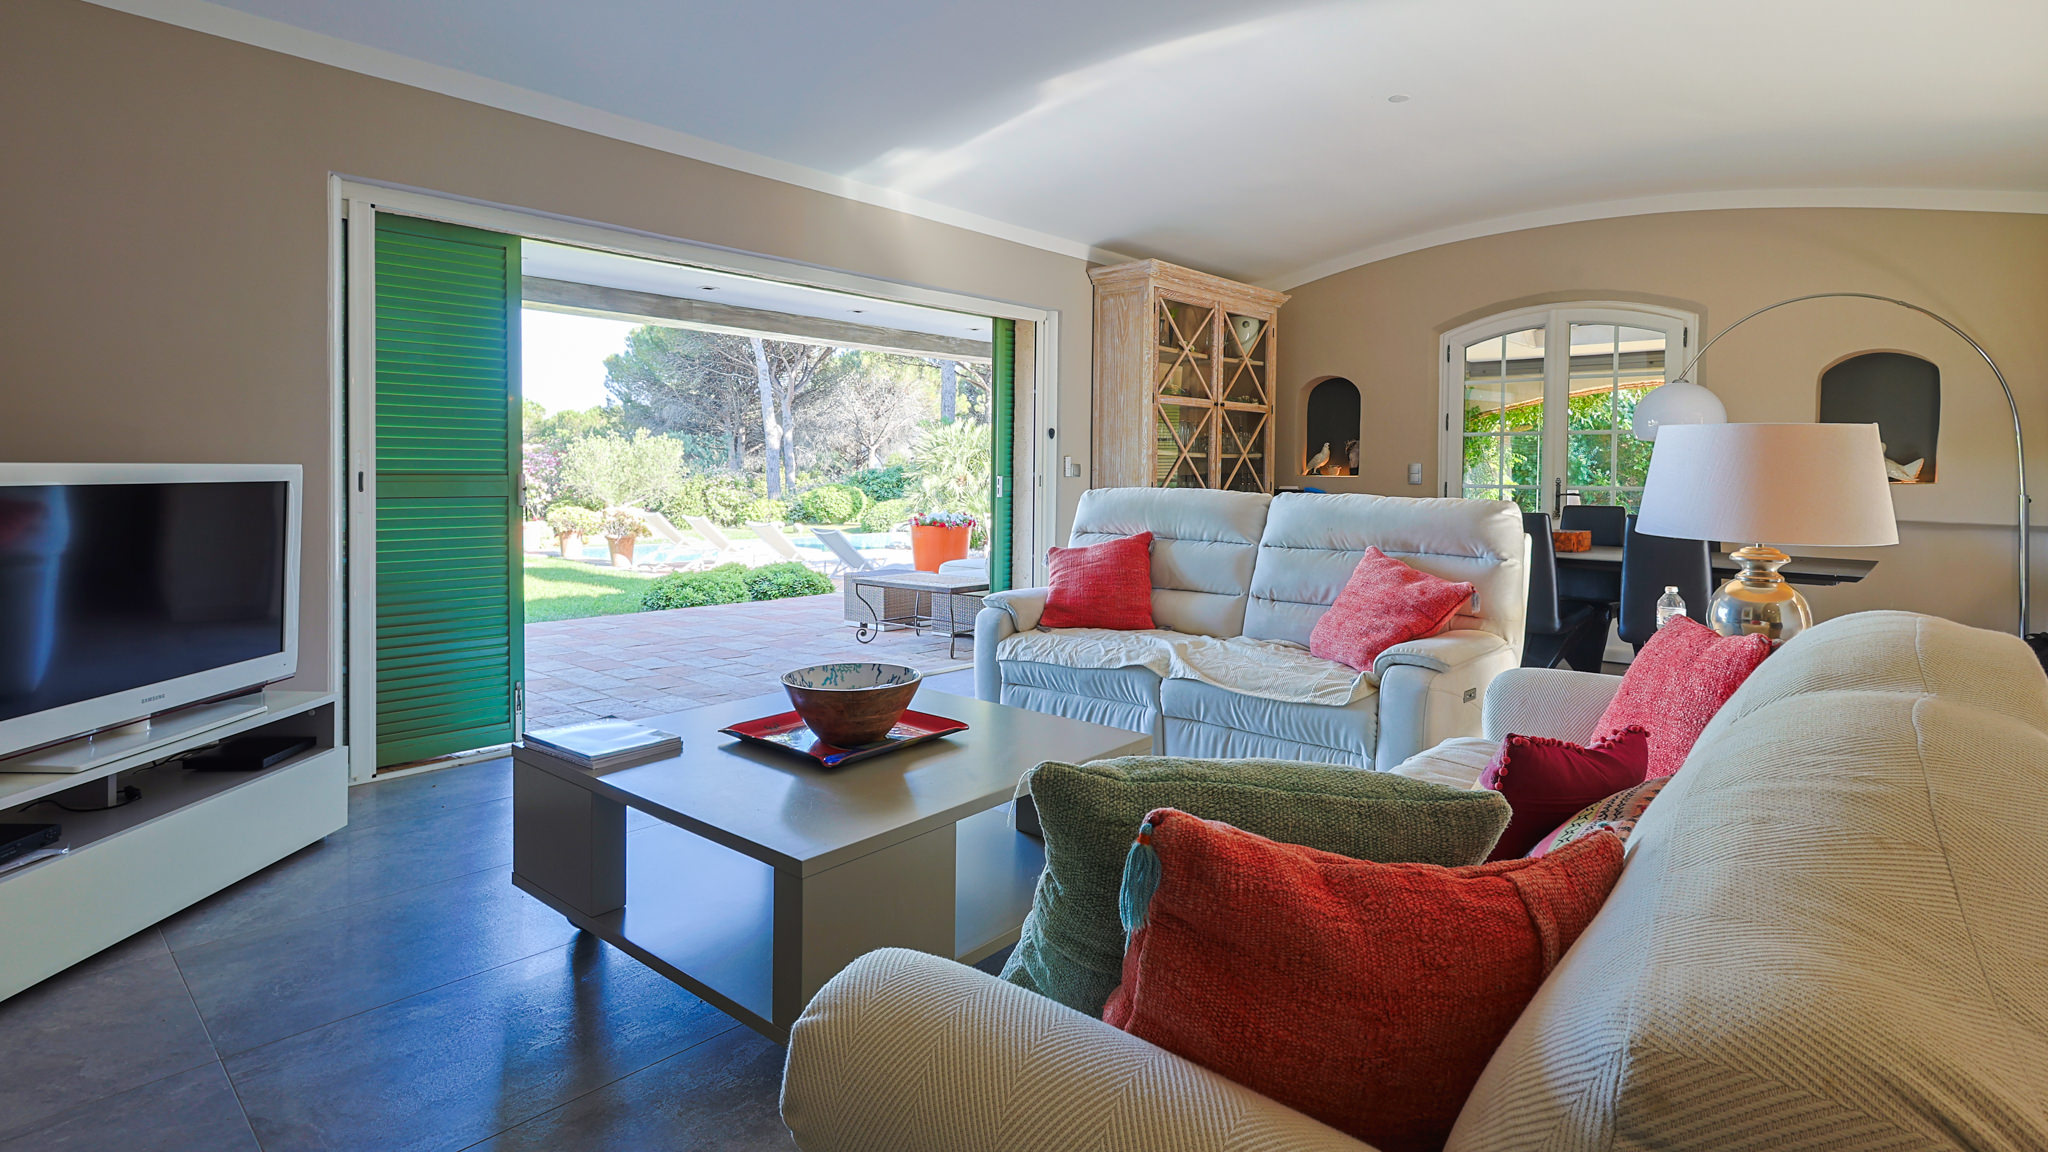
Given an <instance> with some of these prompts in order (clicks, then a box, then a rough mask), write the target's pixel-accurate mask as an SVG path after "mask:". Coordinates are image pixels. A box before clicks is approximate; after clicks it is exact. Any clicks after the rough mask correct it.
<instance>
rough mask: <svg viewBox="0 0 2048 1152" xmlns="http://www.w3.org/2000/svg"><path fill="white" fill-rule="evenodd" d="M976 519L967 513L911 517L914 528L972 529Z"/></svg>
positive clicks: (928, 513) (914, 515) (923, 514)
mask: <svg viewBox="0 0 2048 1152" xmlns="http://www.w3.org/2000/svg"><path fill="white" fill-rule="evenodd" d="M974 524H975V520H974V517H973V516H971V515H969V514H968V513H965V512H917V513H913V514H912V515H911V517H910V526H911V527H913V528H972V527H974Z"/></svg>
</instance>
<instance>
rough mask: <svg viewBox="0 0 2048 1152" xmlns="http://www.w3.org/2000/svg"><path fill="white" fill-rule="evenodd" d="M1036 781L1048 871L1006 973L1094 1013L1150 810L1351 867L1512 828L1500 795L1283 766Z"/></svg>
mask: <svg viewBox="0 0 2048 1152" xmlns="http://www.w3.org/2000/svg"><path fill="white" fill-rule="evenodd" d="M1030 780H1031V798H1032V801H1033V803H1034V804H1035V805H1036V806H1037V809H1038V819H1039V823H1040V824H1041V825H1042V826H1043V827H1044V830H1045V871H1044V872H1043V873H1041V874H1040V875H1039V877H1038V892H1037V894H1036V895H1035V896H1034V897H1033V899H1032V904H1031V913H1030V915H1029V916H1027V917H1026V918H1025V920H1024V931H1023V936H1022V938H1020V939H1019V940H1018V941H1017V949H1016V951H1014V952H1012V953H1011V954H1010V959H1009V962H1008V963H1006V964H1005V965H1004V966H1003V978H1004V979H1005V980H1008V981H1010V982H1012V983H1014V984H1021V985H1023V986H1024V987H1026V988H1029V989H1031V990H1033V991H1035V992H1038V993H1041V994H1043V995H1045V996H1048V997H1051V998H1052V999H1054V1000H1057V1001H1059V1002H1060V1003H1062V1004H1065V1005H1067V1006H1068V1007H1070V1008H1077V1009H1079V1010H1081V1011H1083V1012H1086V1013H1088V1014H1089V1015H1091V1016H1100V1015H1102V1005H1103V1002H1104V1001H1106V1000H1108V999H1109V994H1110V992H1111V991H1113V990H1114V989H1115V988H1116V986H1117V983H1118V982H1119V981H1120V980H1121V979H1122V972H1123V961H1124V929H1123V924H1122V922H1121V921H1120V920H1119V919H1118V916H1117V903H1116V901H1117V888H1118V886H1119V884H1121V883H1122V880H1123V873H1124V856H1125V854H1126V853H1128V852H1129V850H1130V847H1131V838H1132V836H1133V835H1135V834H1136V832H1137V830H1138V825H1139V824H1140V823H1142V822H1143V821H1144V819H1145V814H1146V813H1147V812H1150V811H1152V810H1153V809H1154V808H1178V809H1180V810H1181V811H1183V812H1187V813H1190V814H1192V815H1195V816H1200V817H1202V818H1204V819H1207V820H1221V821H1223V822H1224V823H1226V824H1233V825H1236V826H1237V827H1239V828H1242V829H1244V830H1245V831H1247V832H1251V833H1255V834H1257V835H1260V836H1264V837H1266V838H1267V839H1270V840H1278V841H1281V842H1283V843H1287V844H1301V845H1305V846H1307V847H1310V848H1319V849H1322V850H1324V851H1326V852H1336V853H1338V854H1340V855H1344V856H1349V857H1352V858H1353V859H1356V860H1374V861H1379V862H1382V863H1394V862H1403V861H1407V862H1419V863H1425V864H1443V865H1447V866H1459V865H1465V864H1477V863H1479V862H1480V861H1482V860H1485V859H1486V854H1487V853H1488V852H1490V851H1492V850H1493V842H1494V841H1495V840H1497V839H1499V837H1500V833H1501V829H1503V828H1505V827H1507V822H1508V803H1507V801H1506V800H1505V799H1503V798H1502V797H1501V795H1500V793H1498V792H1493V791H1490V790H1489V791H1469V790H1465V789H1458V788H1448V787H1445V786H1444V785H1441V784H1430V783H1426V782H1424V781H1421V780H1410V779H1408V778H1406V777H1404V776H1393V775H1389V774H1387V773H1383V772H1367V771H1360V770H1358V769H1355V768H1336V767H1332V766H1330V765H1325V764H1302V763H1296V762H1294V761H1290V760H1187V759H1180V758H1177V757H1159V756H1127V757H1123V758H1121V759H1116V760H1098V761H1096V762H1095V763H1093V764H1085V765H1081V766H1079V767H1076V766H1075V765H1072V764H1060V763H1057V762H1053V761H1048V762H1046V763H1044V764H1040V765H1039V766H1038V767H1037V768H1035V769H1033V770H1032V773H1031V776H1030Z"/></svg>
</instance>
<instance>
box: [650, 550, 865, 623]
mask: <svg viewBox="0 0 2048 1152" xmlns="http://www.w3.org/2000/svg"><path fill="white" fill-rule="evenodd" d="M830 591H832V581H830V580H828V579H826V578H825V577H823V576H820V575H819V574H818V573H816V572H813V571H811V570H810V569H809V568H806V567H804V566H803V565H802V564H799V563H797V562H796V561H794V560H786V561H783V562H782V563H779V564H764V565H762V566H761V567H759V568H752V569H750V568H748V567H747V566H746V565H744V564H738V563H734V564H720V565H719V566H718V567H716V568H711V569H707V570H705V571H703V572H671V573H669V574H668V575H666V576H662V577H659V578H656V579H654V580H652V581H650V582H649V583H648V584H647V585H646V586H645V587H644V588H643V589H642V590H641V595H640V608H641V609H643V610H645V611H648V612H661V611H665V610H667V609H670V608H702V607H703V606H705V605H706V604H738V603H740V602H741V601H744V600H783V599H787V598H789V597H791V596H822V595H824V594H826V593H828V592H830Z"/></svg>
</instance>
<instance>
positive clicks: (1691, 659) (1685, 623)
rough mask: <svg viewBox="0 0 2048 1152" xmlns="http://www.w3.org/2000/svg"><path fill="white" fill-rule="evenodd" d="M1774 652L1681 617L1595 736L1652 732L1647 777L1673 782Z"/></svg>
mask: <svg viewBox="0 0 2048 1152" xmlns="http://www.w3.org/2000/svg"><path fill="white" fill-rule="evenodd" d="M1770 654H1771V642H1770V641H1769V640H1767V639H1765V638H1764V637H1762V636H1755V635H1749V636H1722V635H1720V634H1718V633H1716V632H1715V631H1714V630H1713V629H1711V628H1709V627H1707V626H1706V625H1704V624H1701V623H1699V622H1698V621H1695V620H1693V619H1692V618H1691V617H1688V616H1679V617H1676V618H1674V619H1673V620H1672V621H1671V623H1669V624H1666V625H1665V626H1664V627H1662V628H1659V629H1658V630H1657V634H1656V635H1654V636H1652V637H1650V642H1649V643H1648V644H1645V645H1643V650H1642V651H1640V652H1638V653H1636V659H1635V663H1633V664H1630V665H1629V666H1628V672H1627V674H1626V675H1624V676H1623V677H1622V678H1621V689H1620V691H1617V692H1616V693H1615V694H1614V699H1613V700H1612V701H1610V702H1608V705H1607V711H1606V712H1603V713H1601V715H1600V725H1599V727H1598V728H1597V729H1595V730H1594V733H1593V735H1594V737H1595V738H1596V739H1597V738H1599V737H1602V736H1609V735H1612V734H1614V733H1616V732H1619V731H1621V730H1622V729H1623V728H1626V727H1628V726H1630V725H1631V724H1635V725H1640V726H1642V727H1644V728H1647V729H1649V730H1650V775H1652V776H1669V775H1671V774H1672V773H1673V772H1676V771H1678V769H1679V766H1680V765H1682V764H1684V763H1685V756H1686V753H1688V752H1691V751H1692V744H1693V741H1695V740H1697V739H1699V737H1700V729H1702V728H1705V727H1706V726H1707V721H1709V720H1712V719H1713V718H1714V713H1716V712H1719V711H1720V710H1721V705H1723V704H1725V703H1727V702H1728V698H1729V697H1730V696H1733V695H1735V690H1736V689H1737V688H1740V687H1742V682H1743V681H1744V680H1747V679H1749V674H1750V673H1751V672H1754V671H1756V666H1757V665H1759V664H1761V663H1763V662H1764V657H1766V656H1769V655H1770ZM1512 802H1513V800H1512V798H1510V803H1512Z"/></svg>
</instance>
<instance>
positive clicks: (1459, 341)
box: [1437, 300, 1700, 516]
mask: <svg viewBox="0 0 2048 1152" xmlns="http://www.w3.org/2000/svg"><path fill="white" fill-rule="evenodd" d="M1573 324H1625V325H1628V326H1631V327H1636V328H1662V329H1664V330H1665V332H1666V335H1667V338H1666V345H1665V347H1666V351H1665V363H1666V365H1667V366H1669V365H1672V364H1678V365H1683V364H1684V362H1685V358H1686V357H1687V356H1689V355H1690V353H1691V344H1692V333H1694V332H1697V331H1699V327H1700V318H1699V314H1698V313H1696V312H1686V311H1682V310H1680V309H1676V308H1665V307H1661V306H1659V305H1655V304H1636V303H1631V302H1629V301H1625V300H1579V301H1571V302H1568V303H1563V304H1543V305H1538V306H1536V307H1533V308H1518V309H1516V310H1514V311H1512V312H1502V313H1498V314H1496V315H1493V316H1488V317H1485V318H1484V319H1480V320H1475V321H1473V322H1472V323H1470V324H1464V325H1460V326H1459V327H1456V328H1453V329H1451V330H1450V331H1448V332H1446V333H1444V334H1443V336H1442V338H1441V339H1440V340H1439V341H1438V357H1437V366H1438V369H1439V370H1440V373H1441V375H1440V377H1439V381H1438V387H1437V480H1438V483H1437V490H1438V492H1439V493H1440V494H1442V495H1444V496H1458V495H1462V494H1463V492H1464V479H1465V429H1464V412H1465V366H1464V360H1463V359H1462V358H1461V357H1460V356H1459V355H1458V353H1459V352H1461V351H1462V350H1463V349H1464V348H1465V346H1466V345H1468V344H1474V343H1477V342H1479V341H1481V340H1488V339H1491V338H1493V337H1495V336H1501V335H1505V334H1507V333H1509V332H1520V331H1522V330H1524V329H1528V328H1542V329H1543V330H1544V334H1543V347H1544V357H1543V410H1544V414H1545V421H1544V434H1543V483H1544V491H1543V493H1542V496H1543V507H1544V508H1546V509H1548V510H1549V511H1550V513H1551V515H1553V516H1555V515H1557V514H1558V509H1557V507H1556V504H1557V502H1558V501H1559V499H1561V489H1560V483H1561V482H1562V481H1563V479H1564V476H1565V462H1566V455H1567V451H1566V448H1567V442H1566V440H1565V436H1564V433H1563V430H1562V428H1560V430H1559V431H1558V432H1557V434H1555V435H1553V434H1552V433H1551V432H1550V422H1549V419H1548V415H1549V413H1551V412H1554V411H1563V407H1562V405H1563V404H1564V403H1565V400H1566V399H1567V396H1568V394H1569V392H1570V388H1571V364H1570V354H1569V352H1567V354H1566V356H1565V357H1564V358H1563V360H1562V361H1560V360H1559V359H1557V358H1554V357H1552V356H1551V355H1549V352H1550V350H1551V349H1553V348H1564V347H1568V342H1569V341H1570V339H1571V326H1572V325H1573ZM1671 335H1676V336H1678V337H1679V338H1678V340H1676V341H1672V340H1670V339H1669V336H1671ZM1673 345H1676V347H1675V349H1674V347H1673ZM1674 356H1675V357H1676V359H1675V360H1674V359H1673V357H1674ZM1693 379H1694V380H1695V382H1697V380H1698V375H1697V373H1695V374H1694V377H1693ZM1453 489H1456V491H1453Z"/></svg>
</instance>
